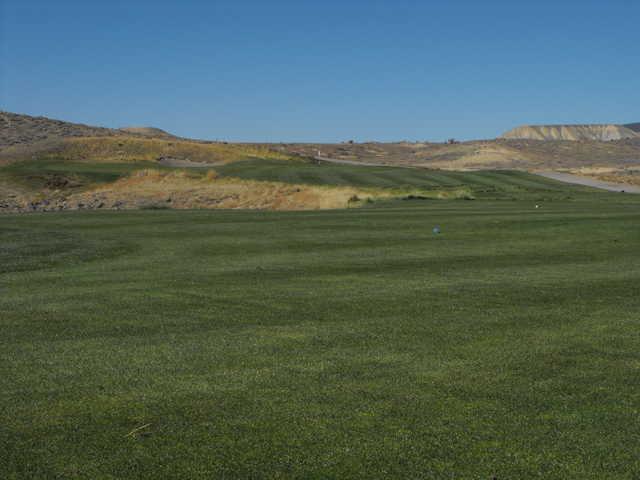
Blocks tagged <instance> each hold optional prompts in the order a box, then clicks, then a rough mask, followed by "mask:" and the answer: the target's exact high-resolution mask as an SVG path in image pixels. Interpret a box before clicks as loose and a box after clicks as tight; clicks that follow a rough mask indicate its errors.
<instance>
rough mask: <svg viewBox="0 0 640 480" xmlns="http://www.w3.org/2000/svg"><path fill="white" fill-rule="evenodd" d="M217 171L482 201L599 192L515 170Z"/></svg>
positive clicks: (259, 167)
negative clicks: (459, 193) (453, 192)
mask: <svg viewBox="0 0 640 480" xmlns="http://www.w3.org/2000/svg"><path fill="white" fill-rule="evenodd" d="M216 171H218V172H219V173H220V174H221V175H226V176H232V177H240V178H247V179H252V180H269V181H279V182H289V183H309V184H322V185H352V186H358V187H377V188H420V189H447V188H448V189H458V188H468V189H469V190H470V191H471V192H473V194H474V195H475V196H476V197H477V198H481V199H503V200H504V199H507V200H516V199H523V198H531V199H536V198H538V199H540V200H545V199H546V200H552V199H571V198H575V197H580V196H584V194H587V195H589V194H590V193H592V192H593V190H592V189H588V188H586V187H578V186H570V185H567V184H566V183H561V182H557V181H554V180H551V179H547V178H544V177H540V176H537V175H532V174H529V173H526V172H520V171H515V170H493V171H492V170H486V171H468V172H457V171H448V170H427V169H418V168H399V167H373V166H359V165H346V164H334V163H329V162H315V163H314V162H284V161H278V160H268V159H265V160H247V161H241V162H234V163H229V164H226V165H222V166H219V167H216ZM589 198H590V197H589Z"/></svg>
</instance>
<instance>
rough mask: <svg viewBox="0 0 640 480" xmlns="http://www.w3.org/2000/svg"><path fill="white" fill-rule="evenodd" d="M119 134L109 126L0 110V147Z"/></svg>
mask: <svg viewBox="0 0 640 480" xmlns="http://www.w3.org/2000/svg"><path fill="white" fill-rule="evenodd" d="M121 134H122V132H119V131H118V130H114V129H111V128H104V127H92V126H89V125H83V124H80V123H71V122H64V121H62V120H54V119H51V118H47V117H32V116H30V115H21V114H17V113H11V112H4V111H0V148H2V147H8V146H12V145H23V144H32V143H35V142H40V141H43V140H55V139H59V138H67V137H104V136H115V135H121Z"/></svg>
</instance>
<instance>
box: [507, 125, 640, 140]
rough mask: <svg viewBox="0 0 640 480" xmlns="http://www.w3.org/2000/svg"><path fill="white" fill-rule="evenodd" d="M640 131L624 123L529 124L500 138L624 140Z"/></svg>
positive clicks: (637, 134) (638, 134) (637, 135)
mask: <svg viewBox="0 0 640 480" xmlns="http://www.w3.org/2000/svg"><path fill="white" fill-rule="evenodd" d="M637 137H640V133H638V132H636V131H634V130H632V129H631V128H629V127H627V126H623V125H527V126H523V127H517V128H514V129H513V130H509V131H508V132H507V133H505V134H504V135H502V136H501V137H500V138H504V139H526V140H547V141H549V140H572V141H579V140H599V141H603V142H608V141H610V140H622V139H625V138H637Z"/></svg>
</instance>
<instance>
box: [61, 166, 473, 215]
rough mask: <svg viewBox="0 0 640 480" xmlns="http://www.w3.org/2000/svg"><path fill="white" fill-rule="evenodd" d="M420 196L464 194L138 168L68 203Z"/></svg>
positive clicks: (299, 206) (301, 202)
mask: <svg viewBox="0 0 640 480" xmlns="http://www.w3.org/2000/svg"><path fill="white" fill-rule="evenodd" d="M411 194H413V195H420V196H423V197H428V198H459V197H463V196H465V195H468V192H466V191H464V192H463V191H458V190H456V191H446V192H444V191H429V192H417V191H397V190H387V189H368V188H367V189H363V188H356V187H333V186H323V185H322V186H321V185H306V184H289V183H280V182H265V181H255V180H244V179H239V178H229V177H225V178H219V177H218V176H217V174H216V172H215V171H213V170H212V171H209V172H207V173H206V174H201V173H195V172H193V171H184V170H181V171H174V172H166V171H159V170H154V169H149V170H140V171H137V172H135V173H134V174H132V175H131V176H129V177H126V178H122V179H120V180H118V181H116V182H114V183H111V184H109V185H105V186H102V187H99V188H97V189H95V190H92V191H89V192H83V193H78V194H75V195H72V196H71V197H70V198H69V203H70V204H71V205H78V204H82V205H89V206H91V205H97V204H102V205H104V207H105V208H114V207H117V208H124V209H128V208H131V209H134V208H144V207H152V208H158V207H161V208H176V209H201V208H225V209H264V210H320V209H335V208H347V207H352V206H359V205H362V204H363V203H365V202H367V201H373V200H377V199H389V198H396V197H404V196H407V195H411Z"/></svg>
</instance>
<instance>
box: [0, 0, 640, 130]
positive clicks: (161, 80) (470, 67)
mask: <svg viewBox="0 0 640 480" xmlns="http://www.w3.org/2000/svg"><path fill="white" fill-rule="evenodd" d="M0 6H1V8H0V15H1V22H0V28H1V29H2V31H1V32H0V34H1V37H0V41H1V46H0V48H1V49H0V58H1V63H0V68H1V70H0V109H4V110H9V111H14V112H20V113H28V114H32V115H46V116H51V117H54V118H60V119H64V120H70V121H76V122H83V123H88V124H96V125H105V126H110V127H118V126H125V125H153V126H158V127H160V128H164V129H166V130H169V131H171V132H173V133H176V134H179V135H184V136H191V137H198V138H209V139H228V140H243V141H245V140H246V141H251V140H255V141H264V140H269V141H304V140H308V141H341V140H347V139H352V138H353V139H357V140H381V141H387V140H400V139H411V140H419V139H428V140H443V139H446V138H448V137H456V138H462V139H471V138H488V137H495V136H496V135H499V134H500V133H502V132H503V131H504V130H507V129H509V128H511V127H513V126H516V125H518V124H523V123H596V122H619V123H622V122H631V121H640V1H638V0H628V1H624V0H607V1H606V2H605V1H602V0H599V1H592V0H580V1H578V0H555V1H548V0H537V1H527V2H525V1H519V0H510V1H502V0H501V1H499V0H493V1H492V0H482V1H481V0H473V1H471V0H469V1H463V0H458V1H456V0H451V1H445V0H438V1H429V0H424V1H402V0H395V1H391V0H387V1H357V0H353V1H349V0H343V1H334V0H313V1H311V0H309V1H307V0H295V1H294V0H290V1H278V0H260V1H258V0H255V1H243V0H235V1H232V0H211V1H204V0H202V1H200V0H182V1H177V0H176V1H166V0H154V1H151V0H149V1H147V0H128V1H117V0H111V1H106V0H105V1H92V0H91V1H90V0H83V1H80V0H76V1H73V0H41V1H38V0H0Z"/></svg>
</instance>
